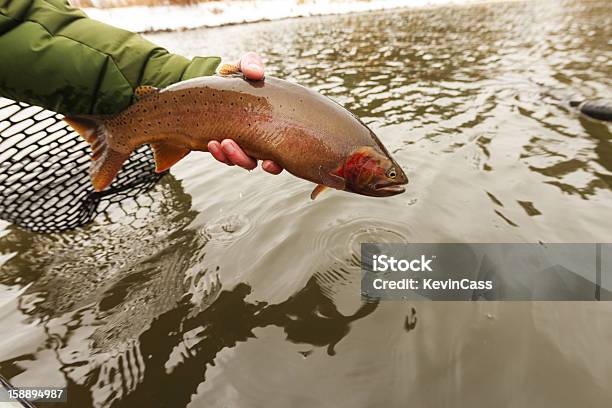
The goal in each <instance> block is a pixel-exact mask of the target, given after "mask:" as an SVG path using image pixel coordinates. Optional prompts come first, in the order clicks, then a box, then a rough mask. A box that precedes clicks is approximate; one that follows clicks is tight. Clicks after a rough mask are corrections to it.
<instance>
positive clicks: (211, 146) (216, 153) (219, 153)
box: [208, 140, 234, 166]
mask: <svg viewBox="0 0 612 408" xmlns="http://www.w3.org/2000/svg"><path fill="white" fill-rule="evenodd" d="M208 151H209V152H210V154H212V156H213V157H214V158H215V159H217V160H218V161H220V162H221V163H225V164H227V165H229V166H233V165H234V164H233V163H231V162H230V161H229V160H228V159H227V157H225V153H223V149H221V143H219V142H217V141H216V140H211V141H210V142H208Z"/></svg>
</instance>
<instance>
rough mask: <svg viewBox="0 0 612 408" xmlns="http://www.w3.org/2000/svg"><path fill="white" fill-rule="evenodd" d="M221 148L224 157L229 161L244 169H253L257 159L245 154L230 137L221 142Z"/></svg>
mask: <svg viewBox="0 0 612 408" xmlns="http://www.w3.org/2000/svg"><path fill="white" fill-rule="evenodd" d="M221 148H222V149H223V153H224V154H225V157H227V159H228V160H229V161H230V162H231V163H234V164H236V165H238V166H240V167H242V168H244V169H247V170H253V169H254V168H255V167H257V161H256V160H254V159H252V158H250V157H249V156H247V154H246V153H245V152H244V151H243V150H242V149H241V148H240V147H239V146H238V145H237V144H236V142H234V141H233V140H231V139H225V140H224V141H222V142H221Z"/></svg>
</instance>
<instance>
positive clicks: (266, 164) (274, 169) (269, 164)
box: [261, 160, 283, 174]
mask: <svg viewBox="0 0 612 408" xmlns="http://www.w3.org/2000/svg"><path fill="white" fill-rule="evenodd" d="M261 168H262V169H264V170H265V171H267V172H268V173H270V174H280V173H281V172H282V171H283V168H282V167H281V166H279V165H278V164H276V163H274V162H273V161H272V160H264V161H263V163H261Z"/></svg>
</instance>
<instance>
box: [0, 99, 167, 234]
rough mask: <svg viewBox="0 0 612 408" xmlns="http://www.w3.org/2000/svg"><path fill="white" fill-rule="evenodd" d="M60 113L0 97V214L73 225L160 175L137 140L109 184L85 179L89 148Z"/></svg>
mask: <svg viewBox="0 0 612 408" xmlns="http://www.w3.org/2000/svg"><path fill="white" fill-rule="evenodd" d="M62 118H63V116H62V115H60V114H57V113H55V112H51V111H48V110H45V109H43V108H40V107H36V106H30V105H28V104H26V103H22V102H15V101H12V100H9V99H5V98H0V219H3V220H5V221H9V222H11V223H13V224H16V225H18V226H20V227H22V228H25V229H28V230H32V231H37V232H55V231H62V230H67V229H72V228H76V227H79V226H82V225H84V224H87V223H88V222H90V221H92V220H93V219H94V218H95V217H96V216H97V215H99V214H101V213H103V212H104V211H106V210H107V209H108V207H109V206H110V205H111V204H114V203H118V202H120V201H122V200H125V199H126V198H134V197H137V196H139V195H140V194H142V193H144V192H146V191H148V190H149V189H150V188H151V187H153V186H154V185H155V183H156V182H157V181H158V180H159V179H160V178H161V177H162V176H163V174H157V173H155V162H154V160H153V153H152V152H151V150H150V148H149V146H141V147H140V148H139V149H137V150H136V151H135V152H134V153H132V155H131V156H130V159H129V161H128V162H126V164H125V165H124V166H123V169H122V170H121V171H120V173H119V175H118V177H117V178H116V179H115V181H114V182H113V184H112V185H111V187H110V188H108V189H107V190H105V191H103V192H96V191H95V190H94V189H93V187H92V185H91V182H90V179H89V165H90V157H91V149H90V148H89V145H88V144H87V143H86V142H85V141H84V140H83V139H82V138H81V137H80V136H79V135H78V134H77V133H76V132H74V131H73V130H72V128H70V127H69V126H68V125H67V124H66V123H65V122H64V121H62Z"/></svg>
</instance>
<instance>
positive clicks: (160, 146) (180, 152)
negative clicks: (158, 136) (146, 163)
mask: <svg viewBox="0 0 612 408" xmlns="http://www.w3.org/2000/svg"><path fill="white" fill-rule="evenodd" d="M151 148H152V149H153V155H154V156H155V171H156V172H158V173H162V172H164V171H166V170H168V169H169V168H170V167H172V166H174V164H175V163H176V162H178V161H179V160H181V159H182V158H183V157H185V156H187V155H188V154H189V152H190V151H191V150H190V149H188V148H186V147H182V146H177V145H173V144H170V143H151Z"/></svg>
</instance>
